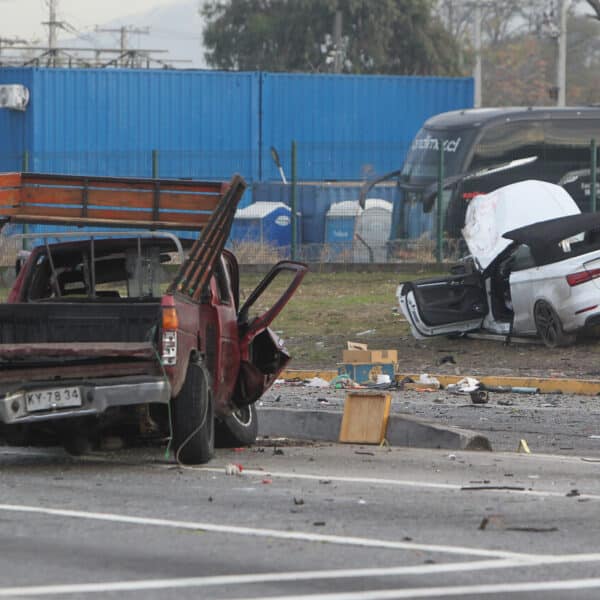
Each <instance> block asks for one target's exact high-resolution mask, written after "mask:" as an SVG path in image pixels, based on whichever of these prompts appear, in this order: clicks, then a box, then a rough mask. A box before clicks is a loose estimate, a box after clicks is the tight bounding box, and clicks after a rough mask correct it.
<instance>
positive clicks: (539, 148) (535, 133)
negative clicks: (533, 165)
mask: <svg viewBox="0 0 600 600" xmlns="http://www.w3.org/2000/svg"><path fill="white" fill-rule="evenodd" d="M543 145H544V132H543V129H542V126H541V124H540V123H527V122H511V123H499V124H496V125H492V126H490V127H489V128H487V129H485V130H484V132H483V135H482V136H481V139H480V140H479V143H478V144H477V145H476V147H475V152H474V154H473V160H472V161H471V164H470V165H469V170H471V169H481V168H486V167H492V166H497V165H499V164H502V163H507V162H510V161H511V160H515V159H518V158H528V157H530V156H537V157H538V158H539V159H540V160H541V158H542V156H543Z"/></svg>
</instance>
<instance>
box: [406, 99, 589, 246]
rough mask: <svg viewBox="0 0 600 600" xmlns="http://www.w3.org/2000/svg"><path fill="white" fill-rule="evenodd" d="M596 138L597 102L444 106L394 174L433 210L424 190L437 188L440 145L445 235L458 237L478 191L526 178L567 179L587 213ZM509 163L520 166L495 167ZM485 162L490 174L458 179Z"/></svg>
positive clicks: (412, 196)
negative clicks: (553, 105) (465, 107)
mask: <svg viewBox="0 0 600 600" xmlns="http://www.w3.org/2000/svg"><path fill="white" fill-rule="evenodd" d="M592 139H595V140H596V142H597V143H598V144H599V145H600V107H599V108H595V107H565V108H544V107H540V108H522V107H521V108H519V107H514V108H480V109H468V110H461V111H453V112H447V113H442V114H439V115H436V116H434V117H431V118H430V119H428V120H427V121H426V122H425V124H424V125H423V127H422V128H421V130H420V131H419V132H418V133H417V135H416V137H415V138H414V140H413V142H412V144H411V148H410V150H409V152H408V154H407V157H406V160H405V161H404V165H403V166H402V169H401V170H400V171H399V172H396V173H395V175H398V177H399V180H398V184H399V186H400V188H402V189H403V190H404V199H405V202H408V203H410V202H415V201H417V202H419V201H421V202H424V210H425V211H426V212H429V211H431V209H432V208H433V206H434V204H435V197H436V196H435V194H433V195H432V194H431V193H429V194H423V191H424V190H426V189H429V190H431V189H434V188H435V184H436V181H437V177H438V161H439V144H440V143H441V144H443V147H444V163H445V169H444V174H445V178H446V182H447V184H448V182H450V185H446V191H445V192H444V213H445V227H444V229H445V231H446V234H447V235H448V236H450V237H459V235H460V229H461V228H462V225H463V224H464V215H465V211H466V206H467V204H468V201H469V200H470V199H471V198H472V197H473V196H475V195H477V194H480V193H486V192H490V191H492V190H494V189H496V188H499V187H501V186H503V185H507V184H509V183H514V182H516V181H522V180H525V179H541V180H544V181H550V182H553V183H559V184H561V185H564V187H565V188H566V189H567V190H568V191H569V193H570V194H571V196H573V198H574V200H575V202H577V204H578V205H579V207H580V209H581V210H582V212H585V211H589V210H590V185H589V184H590V174H589V169H590V162H591V152H590V141H591V140H592ZM520 159H525V160H520ZM508 163H513V164H516V165H517V166H513V167H511V168H505V169H497V170H494V167H498V166H499V165H502V164H504V165H507V164H508ZM486 169H491V171H490V173H488V174H485V175H482V176H478V177H475V178H470V179H469V178H467V179H460V176H461V174H466V173H473V172H477V171H480V170H484V171H485V170H486ZM453 180H454V181H455V182H454V183H452V181H453ZM456 180H458V181H456ZM400 233H402V232H400Z"/></svg>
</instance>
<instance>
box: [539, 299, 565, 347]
mask: <svg viewBox="0 0 600 600" xmlns="http://www.w3.org/2000/svg"><path fill="white" fill-rule="evenodd" d="M535 323H536V326H537V328H538V332H539V334H540V336H541V337H542V338H543V339H544V340H546V341H548V342H549V343H550V344H555V343H556V342H557V341H558V337H559V327H560V325H559V323H558V319H557V317H556V315H555V313H554V311H553V310H552V307H551V306H549V305H548V304H546V303H545V302H540V303H539V304H538V305H537V306H536V308H535Z"/></svg>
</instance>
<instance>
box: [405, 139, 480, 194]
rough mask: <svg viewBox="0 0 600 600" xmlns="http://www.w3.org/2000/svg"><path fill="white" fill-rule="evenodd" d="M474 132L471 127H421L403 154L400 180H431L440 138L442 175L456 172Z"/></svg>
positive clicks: (414, 181)
mask: <svg viewBox="0 0 600 600" xmlns="http://www.w3.org/2000/svg"><path fill="white" fill-rule="evenodd" d="M475 133H476V130H475V129H473V128H460V129H458V128H456V129H426V128H423V129H421V130H420V131H419V133H417V135H416V137H415V139H414V140H413V142H412V144H411V147H410V150H409V152H408V155H407V156H406V159H405V161H404V165H403V166H402V174H401V175H400V180H401V181H403V182H406V183H416V184H421V183H424V184H427V183H430V182H432V181H435V180H436V178H437V176H438V162H439V143H440V140H442V143H443V144H444V173H445V174H446V176H449V175H454V174H456V173H460V172H461V170H462V169H463V166H464V161H465V158H466V156H467V154H468V152H469V149H470V148H471V145H472V143H473V139H474V138H475Z"/></svg>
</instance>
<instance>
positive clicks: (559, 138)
mask: <svg viewBox="0 0 600 600" xmlns="http://www.w3.org/2000/svg"><path fill="white" fill-rule="evenodd" d="M544 133H545V138H546V144H545V156H544V162H545V163H546V168H547V169H548V171H549V172H550V173H552V176H553V178H552V179H551V178H550V177H549V178H548V179H549V180H550V181H559V180H560V179H561V178H563V177H565V175H567V174H568V173H572V172H573V171H579V170H581V169H589V168H590V157H591V153H590V143H591V140H592V138H594V139H596V141H597V142H600V122H598V119H594V120H590V119H588V120H586V119H555V120H552V121H548V122H547V123H545V124H544ZM565 187H566V186H565ZM567 191H569V193H570V194H571V195H572V196H573V198H574V200H575V201H576V202H577V204H579V206H580V208H581V209H582V210H589V196H588V197H587V198H586V197H585V196H586V194H585V191H584V190H582V188H581V182H580V183H579V185H576V186H575V188H574V189H570V188H567Z"/></svg>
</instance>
